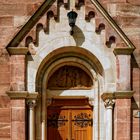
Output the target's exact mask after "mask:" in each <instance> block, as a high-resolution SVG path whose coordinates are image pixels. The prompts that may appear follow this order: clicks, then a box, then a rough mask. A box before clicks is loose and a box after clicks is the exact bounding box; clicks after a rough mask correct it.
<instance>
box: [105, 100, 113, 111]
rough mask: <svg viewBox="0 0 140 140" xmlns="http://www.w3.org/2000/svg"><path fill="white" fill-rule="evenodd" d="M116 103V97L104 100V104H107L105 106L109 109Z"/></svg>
mask: <svg viewBox="0 0 140 140" xmlns="http://www.w3.org/2000/svg"><path fill="white" fill-rule="evenodd" d="M114 104H115V100H114V99H106V100H105V101H104V105H105V107H106V108H108V109H109V108H110V109H112V108H113V105H114Z"/></svg>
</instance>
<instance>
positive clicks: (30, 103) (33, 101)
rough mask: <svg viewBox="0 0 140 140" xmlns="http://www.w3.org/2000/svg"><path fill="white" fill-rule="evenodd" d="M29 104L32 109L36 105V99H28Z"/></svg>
mask: <svg viewBox="0 0 140 140" xmlns="http://www.w3.org/2000/svg"><path fill="white" fill-rule="evenodd" d="M27 105H28V106H29V108H30V109H32V108H34V107H35V106H36V101H35V100H28V101H27Z"/></svg>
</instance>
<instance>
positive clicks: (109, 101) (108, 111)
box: [104, 99, 115, 140]
mask: <svg viewBox="0 0 140 140" xmlns="http://www.w3.org/2000/svg"><path fill="white" fill-rule="evenodd" d="M104 103H105V107H106V140H112V109H113V105H114V103H115V101H114V100H113V99H106V100H105V102H104Z"/></svg>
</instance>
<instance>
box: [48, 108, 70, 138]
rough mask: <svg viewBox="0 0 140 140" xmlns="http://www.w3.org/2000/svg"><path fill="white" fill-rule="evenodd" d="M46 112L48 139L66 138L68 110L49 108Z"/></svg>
mask: <svg viewBox="0 0 140 140" xmlns="http://www.w3.org/2000/svg"><path fill="white" fill-rule="evenodd" d="M47 113H48V115H47V116H48V119H47V126H48V129H47V138H48V140H66V139H67V134H68V111H67V110H60V109H49V110H48V112H47Z"/></svg>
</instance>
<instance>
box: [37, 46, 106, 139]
mask: <svg viewBox="0 0 140 140" xmlns="http://www.w3.org/2000/svg"><path fill="white" fill-rule="evenodd" d="M63 67H74V68H77V69H78V70H79V69H80V70H81V72H83V73H84V74H85V75H86V76H87V77H88V79H90V80H89V81H90V88H89V89H82V88H81V87H80V88H79V87H78V89H69V90H68V89H67V90H66V89H61V90H50V89H48V87H47V85H48V81H49V79H50V78H51V77H52V75H53V74H55V72H57V70H60V69H61V68H63ZM103 75H104V71H103V68H102V65H101V63H100V62H99V60H98V59H97V58H96V57H95V56H94V55H93V54H91V53H90V52H89V51H87V50H85V49H82V48H78V47H63V48H60V49H57V50H55V51H53V52H52V53H51V54H49V55H48V56H46V58H45V59H44V60H43V61H42V63H41V65H40V67H39V69H38V73H37V77H36V90H37V91H39V93H40V99H39V100H38V106H37V108H36V111H37V112H38V115H36V135H37V137H40V138H41V137H42V139H43V140H44V139H45V140H46V139H47V127H46V125H47V114H46V112H47V111H46V110H47V106H48V105H49V104H50V103H51V100H52V97H54V96H78V97H81V96H82V97H83V96H84V97H88V98H89V102H90V104H92V105H94V118H95V119H94V121H93V123H96V126H95V127H96V128H95V129H94V131H93V132H92V133H94V134H95V133H97V132H96V131H95V130H96V129H98V127H99V121H98V117H99V116H98V115H99V114H98V111H99V98H100V97H99V96H100V95H99V92H101V87H102V86H103ZM69 91H70V92H69ZM96 135H98V134H96ZM42 139H41V140H42Z"/></svg>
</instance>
